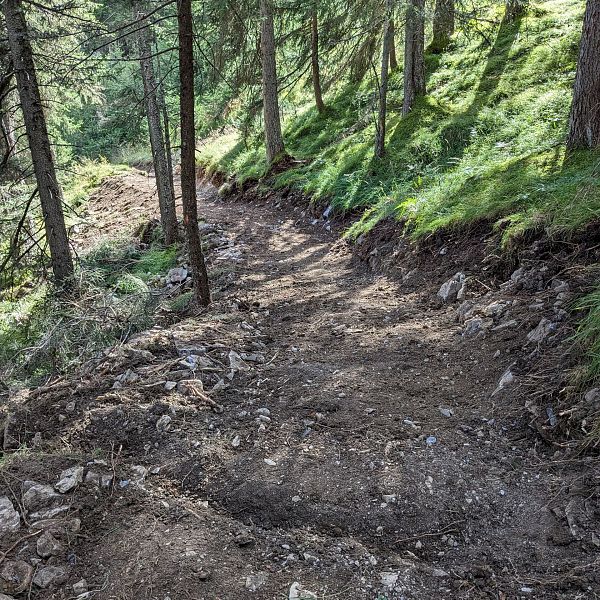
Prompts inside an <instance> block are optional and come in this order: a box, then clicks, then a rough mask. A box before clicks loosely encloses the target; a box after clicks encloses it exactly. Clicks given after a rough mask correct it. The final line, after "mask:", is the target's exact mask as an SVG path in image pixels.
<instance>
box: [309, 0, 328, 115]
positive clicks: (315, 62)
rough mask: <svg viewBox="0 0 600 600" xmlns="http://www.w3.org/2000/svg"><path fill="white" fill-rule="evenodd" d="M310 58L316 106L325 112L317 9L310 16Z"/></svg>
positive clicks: (321, 111)
mask: <svg viewBox="0 0 600 600" xmlns="http://www.w3.org/2000/svg"><path fill="white" fill-rule="evenodd" d="M310 31H311V36H310V58H311V66H312V82H313V89H314V91H315V104H316V106H317V110H318V111H319V112H320V113H323V112H325V103H324V102H323V91H322V90H321V70H320V68H319V21H318V17H317V9H316V8H313V10H312V12H311V15H310Z"/></svg>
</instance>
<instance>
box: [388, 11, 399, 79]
mask: <svg viewBox="0 0 600 600" xmlns="http://www.w3.org/2000/svg"><path fill="white" fill-rule="evenodd" d="M390 27H391V29H392V31H391V33H390V70H391V71H396V70H397V69H398V57H397V56H396V26H395V25H394V20H393V19H392V22H391V24H390Z"/></svg>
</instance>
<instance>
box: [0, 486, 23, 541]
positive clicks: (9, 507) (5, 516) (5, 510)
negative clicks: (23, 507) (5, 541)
mask: <svg viewBox="0 0 600 600" xmlns="http://www.w3.org/2000/svg"><path fill="white" fill-rule="evenodd" d="M19 527H21V516H20V515H19V513H18V511H16V510H15V507H14V506H13V503H12V502H11V501H10V499H9V498H8V497H7V496H3V497H2V498H0V539H1V538H2V537H4V536H5V535H6V534H7V533H15V532H16V531H19Z"/></svg>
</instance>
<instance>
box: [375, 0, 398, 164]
mask: <svg viewBox="0 0 600 600" xmlns="http://www.w3.org/2000/svg"><path fill="white" fill-rule="evenodd" d="M393 8H394V0H386V15H385V23H384V26H383V43H382V52H381V79H380V81H379V114H378V117H377V127H376V130H375V156H376V157H377V158H383V155H384V154H385V129H386V127H385V125H386V118H387V89H388V71H389V64H390V46H391V43H392V35H391V34H392V16H393Z"/></svg>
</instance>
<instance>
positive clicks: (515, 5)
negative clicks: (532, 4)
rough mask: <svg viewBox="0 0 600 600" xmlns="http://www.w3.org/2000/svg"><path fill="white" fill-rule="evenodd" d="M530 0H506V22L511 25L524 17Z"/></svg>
mask: <svg viewBox="0 0 600 600" xmlns="http://www.w3.org/2000/svg"><path fill="white" fill-rule="evenodd" d="M528 4H529V1H528V0H506V12H505V13H504V21H505V22H507V23H510V22H512V21H514V20H515V19H518V18H519V17H522V16H523V15H524V14H525V11H526V10H527V6H528Z"/></svg>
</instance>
